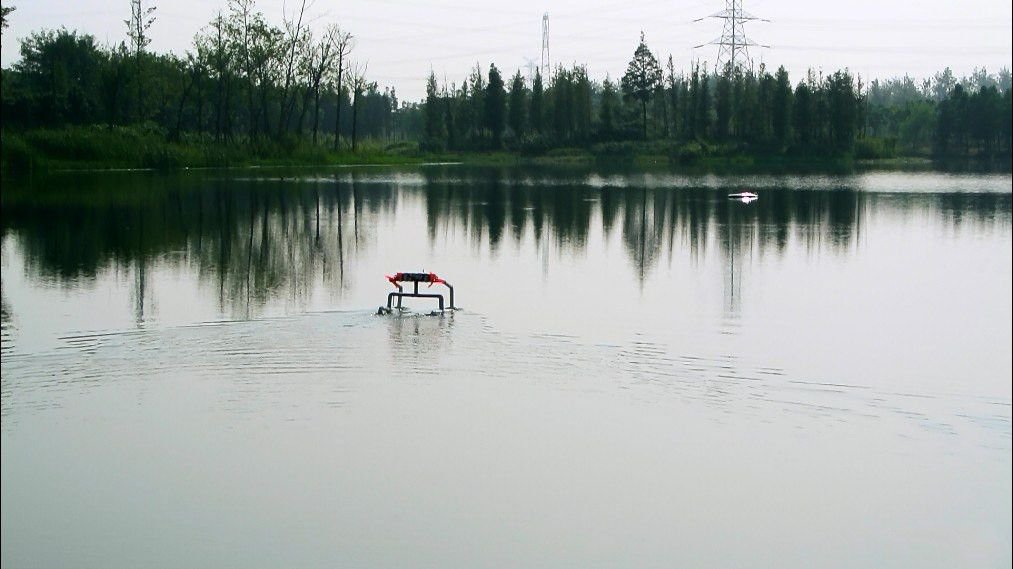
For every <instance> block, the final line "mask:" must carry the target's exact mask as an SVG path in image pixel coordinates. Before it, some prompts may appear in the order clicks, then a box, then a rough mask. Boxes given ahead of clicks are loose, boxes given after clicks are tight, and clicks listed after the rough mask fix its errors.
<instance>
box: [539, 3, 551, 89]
mask: <svg viewBox="0 0 1013 569" xmlns="http://www.w3.org/2000/svg"><path fill="white" fill-rule="evenodd" d="M549 71H550V64H549V13H548V12H546V13H544V14H542V65H541V72H542V81H547V80H548V78H549Z"/></svg>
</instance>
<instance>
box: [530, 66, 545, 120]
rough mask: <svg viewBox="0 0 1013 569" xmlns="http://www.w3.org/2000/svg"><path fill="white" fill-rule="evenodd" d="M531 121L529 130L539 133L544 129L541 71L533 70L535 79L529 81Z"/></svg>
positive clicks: (543, 95)
mask: <svg viewBox="0 0 1013 569" xmlns="http://www.w3.org/2000/svg"><path fill="white" fill-rule="evenodd" d="M528 117H529V121H530V122H531V130H532V131H533V132H534V133H535V134H541V133H542V131H543V130H544V124H543V122H542V121H543V120H544V119H545V92H544V87H543V85H542V74H541V72H538V71H536V72H535V79H534V80H533V81H532V82H531V112H530V113H528Z"/></svg>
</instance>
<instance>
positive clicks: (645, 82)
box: [621, 32, 661, 140]
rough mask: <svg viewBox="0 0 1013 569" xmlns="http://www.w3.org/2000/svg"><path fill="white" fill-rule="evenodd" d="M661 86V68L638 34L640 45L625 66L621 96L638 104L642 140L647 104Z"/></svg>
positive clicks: (645, 127)
mask: <svg viewBox="0 0 1013 569" xmlns="http://www.w3.org/2000/svg"><path fill="white" fill-rule="evenodd" d="M660 84H661V67H660V66H659V65H658V59H657V58H656V57H654V54H653V53H651V50H650V49H649V48H648V47H647V43H646V42H645V41H644V33H643V32H640V45H638V46H637V49H636V51H634V52H633V59H631V60H630V63H629V65H627V66H626V74H625V75H623V78H622V81H621V85H622V89H623V95H625V96H626V97H629V98H631V99H633V100H635V101H638V102H639V103H640V108H641V114H642V128H643V133H644V140H647V103H648V101H650V100H651V97H653V96H654V93H655V91H656V90H657V89H658V86H659V85H660Z"/></svg>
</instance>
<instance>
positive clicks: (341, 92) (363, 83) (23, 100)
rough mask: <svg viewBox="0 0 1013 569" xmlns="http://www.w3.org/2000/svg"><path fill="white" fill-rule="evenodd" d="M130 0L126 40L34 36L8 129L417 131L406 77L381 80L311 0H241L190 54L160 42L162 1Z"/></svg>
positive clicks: (347, 136) (274, 134)
mask: <svg viewBox="0 0 1013 569" xmlns="http://www.w3.org/2000/svg"><path fill="white" fill-rule="evenodd" d="M130 8H131V13H130V17H129V18H128V19H126V20H125V24H126V28H127V34H126V35H127V40H125V41H123V42H121V43H119V44H118V45H113V46H101V45H99V44H98V43H97V42H96V40H95V38H94V37H93V36H91V35H88V34H79V33H78V32H76V31H71V30H67V29H65V28H61V29H59V30H42V31H38V32H34V33H32V34H30V35H29V36H28V37H26V38H25V39H23V40H22V41H21V48H20V52H21V59H20V60H19V61H18V62H17V63H16V64H15V65H13V66H12V68H10V69H6V70H4V72H3V79H2V80H3V85H2V86H3V90H2V113H3V126H4V128H5V129H11V128H13V129H22V130H24V129H32V128H49V127H61V126H65V125H106V126H110V127H114V126H126V125H148V126H151V127H154V128H157V129H159V130H160V131H162V132H164V133H165V135H166V136H167V137H168V138H169V139H171V140H180V139H183V138H186V137H188V136H189V137H195V136H197V137H200V138H206V139H209V140H212V141H215V142H252V143H262V142H264V143H287V142H291V141H293V140H301V139H308V140H311V141H312V142H313V143H316V144H328V145H330V146H332V147H333V148H334V149H335V150H337V149H338V148H339V147H341V146H350V147H351V148H353V149H354V148H355V146H356V145H357V143H358V142H359V141H361V140H362V139H364V138H379V139H385V140H391V139H395V138H403V137H405V136H406V135H407V134H406V132H405V131H404V129H403V128H402V126H401V125H400V124H399V116H400V115H401V114H403V112H404V111H403V110H402V109H401V108H400V107H399V101H398V98H397V95H396V93H395V90H394V88H392V87H391V88H384V89H382V90H381V89H380V87H379V86H378V84H377V83H376V82H375V81H370V80H369V79H368V77H367V75H366V71H367V65H366V64H365V63H364V62H356V61H353V60H352V59H351V55H352V52H353V50H354V45H355V42H354V37H353V36H352V35H351V34H350V33H348V32H347V31H345V30H343V29H341V28H340V27H339V26H337V25H336V24H331V25H327V26H326V27H325V28H324V29H323V32H321V33H317V34H315V33H314V32H313V31H312V30H311V29H310V27H309V18H308V17H307V14H306V9H307V2H306V1H305V0H304V1H303V2H301V3H300V4H299V5H298V8H297V9H296V10H295V12H294V13H293V14H291V15H286V16H285V17H284V18H283V20H282V22H281V23H280V24H277V25H276V24H272V23H271V22H269V21H268V20H267V18H266V17H265V16H264V14H263V13H262V12H260V11H259V10H257V8H256V6H255V4H254V0H229V2H228V5H227V9H226V11H224V12H220V13H219V14H217V15H216V16H215V18H213V19H212V20H211V21H210V22H209V23H208V24H207V25H206V26H205V27H204V28H203V29H202V30H201V31H200V32H199V33H198V34H197V35H196V36H195V37H194V39H193V44H192V46H191V48H190V49H189V50H187V52H186V53H185V55H183V56H182V57H180V56H177V55H175V54H172V53H168V54H156V53H153V52H151V51H150V50H149V49H148V46H149V44H150V41H151V38H150V27H151V25H152V23H153V22H154V21H155V17H156V11H155V7H154V6H151V5H149V2H148V1H147V0H130ZM5 10H8V9H7V8H5ZM8 13H9V12H5V14H4V16H5V20H6V17H7V15H8ZM5 23H6V22H5ZM407 108H408V106H406V109H407Z"/></svg>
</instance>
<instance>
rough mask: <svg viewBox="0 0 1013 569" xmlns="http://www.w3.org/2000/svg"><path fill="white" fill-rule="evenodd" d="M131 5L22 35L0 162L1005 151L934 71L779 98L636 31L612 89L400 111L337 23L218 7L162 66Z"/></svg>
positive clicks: (827, 82)
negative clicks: (114, 13)
mask: <svg viewBox="0 0 1013 569" xmlns="http://www.w3.org/2000/svg"><path fill="white" fill-rule="evenodd" d="M130 5H131V10H132V17H131V19H130V20H129V21H128V31H129V33H128V34H127V35H128V37H129V42H121V43H119V44H114V45H110V46H107V47H102V46H99V45H97V43H96V41H95V39H94V38H93V37H91V36H89V35H85V34H78V33H77V32H73V31H68V30H66V29H60V30H50V31H40V32H36V33H33V34H29V35H28V36H27V37H26V38H25V39H24V40H22V45H21V55H22V57H21V60H20V61H18V62H17V64H15V65H14V66H13V67H12V68H10V69H6V70H4V71H3V75H2V81H3V84H2V89H0V96H2V117H3V123H2V129H3V133H4V141H5V148H4V152H3V155H4V164H5V165H6V166H7V167H9V168H25V167H35V166H38V165H40V164H43V163H46V162H47V159H48V163H51V164H69V163H73V162H81V163H87V164H95V165H98V164H102V165H107V166H110V165H130V166H139V165H153V166H160V167H163V166H171V165H173V164H191V165H196V164H224V163H234V162H236V161H239V160H241V159H243V158H250V157H254V158H256V157H262V158H264V159H265V160H278V159H285V157H286V156H288V158H291V159H294V158H295V157H296V156H298V157H300V159H303V160H311V161H313V160H321V161H323V160H332V159H334V157H335V156H343V154H341V149H343V148H348V147H349V146H351V147H352V148H354V149H356V150H359V149H360V147H361V148H363V150H364V152H365V153H366V154H369V153H370V152H373V151H389V152H392V153H394V152H395V151H396V152H397V153H402V149H404V148H412V149H413V150H412V151H411V152H415V153H417V152H418V151H419V150H420V149H421V150H422V151H432V152H445V151H455V152H456V151H470V150H480V151H486V150H493V149H498V148H501V147H502V146H503V145H504V144H505V145H506V147H507V148H508V149H511V150H517V151H520V152H521V153H523V154H526V155H539V156H540V155H546V156H553V155H554V153H558V150H557V149H559V148H566V149H568V150H567V151H566V155H565V158H567V159H571V158H574V159H575V158H577V157H579V156H583V157H589V156H591V155H594V156H598V157H612V158H616V159H623V157H626V156H628V155H629V152H631V151H632V152H633V153H634V154H636V155H637V156H638V157H639V158H643V157H645V156H650V159H651V160H654V159H655V158H656V157H659V156H663V157H668V158H669V159H671V160H673V161H678V162H693V161H697V160H707V159H710V158H714V157H719V158H730V157H735V156H748V157H764V158H766V157H771V158H773V157H775V156H778V155H788V156H789V158H791V159H792V160H794V159H796V157H798V158H801V159H807V158H809V157H844V158H848V157H860V158H881V157H891V156H894V155H896V154H901V155H905V156H912V155H915V156H929V155H937V156H943V157H965V156H966V157H984V158H989V159H992V158H996V157H1000V158H1001V157H1003V156H1006V157H1007V158H1008V156H1009V154H1010V138H1011V128H1013V127H1011V124H1013V120H1011V113H1013V105H1011V102H1010V82H1011V77H1010V73H1009V72H1008V70H1003V71H1001V72H1000V73H998V74H995V75H990V74H988V73H986V72H985V70H984V69H980V70H976V71H975V72H974V74H972V76H971V77H964V78H959V79H958V78H957V77H955V76H954V75H953V73H952V71H950V70H949V69H946V70H944V71H943V72H941V73H938V74H936V75H935V76H934V77H932V78H930V79H928V80H925V81H922V82H917V81H915V80H913V79H911V78H910V77H903V78H899V79H891V80H887V81H872V82H871V83H870V84H869V85H868V88H867V89H864V90H863V84H862V81H861V78H857V79H856V78H855V77H853V76H852V75H851V74H850V72H849V71H847V70H842V71H837V72H834V73H832V74H829V75H827V76H824V75H822V74H821V73H820V74H816V73H813V72H810V73H809V74H808V75H807V76H806V77H805V78H804V80H802V81H800V82H799V83H798V84H797V85H796V87H795V88H794V89H793V88H792V82H791V80H790V78H789V76H788V73H787V71H786V70H785V69H784V68H783V67H782V68H779V69H778V70H777V72H776V73H774V74H773V75H771V74H770V73H769V72H768V71H767V70H766V68H765V67H764V66H763V65H761V66H760V67H759V68H758V69H757V70H755V71H754V70H751V69H750V70H744V69H742V68H734V69H733V68H730V67H729V68H726V69H723V70H720V75H718V74H716V73H711V72H708V71H707V68H706V65H702V66H701V65H700V64H694V65H692V66H691V67H690V69H689V73H688V74H685V75H684V74H683V73H680V72H677V71H676V69H675V62H674V61H673V59H672V57H671V56H669V58H668V60H667V63H666V68H665V71H664V73H663V72H662V69H661V68H660V66H659V65H658V60H657V59H656V57H655V56H654V55H653V54H652V53H651V52H650V50H649V49H648V48H647V45H646V42H645V40H644V37H643V35H641V38H640V43H639V44H638V46H637V48H636V50H635V52H634V55H633V59H632V60H631V61H630V62H629V66H628V68H627V70H626V73H625V74H624V76H623V77H622V79H621V81H619V85H616V84H615V83H613V82H612V81H610V80H607V79H606V80H604V81H602V82H600V83H599V82H595V81H593V80H592V79H591V78H589V76H588V71H587V69H586V68H585V67H583V66H580V65H575V66H572V67H569V68H566V67H558V68H557V69H555V70H554V72H553V75H552V77H551V78H549V77H543V76H542V75H541V74H536V75H535V76H534V78H533V81H532V83H531V85H530V90H529V89H528V87H527V85H525V81H524V78H523V77H522V76H521V74H520V73H519V72H518V73H516V74H515V75H514V76H513V77H512V79H511V80H510V84H509V89H508V88H507V87H508V86H507V85H505V84H504V78H503V77H502V76H501V75H500V72H499V70H498V68H497V67H496V66H495V65H490V67H489V71H488V74H487V75H486V74H483V72H482V70H481V67H479V66H477V65H476V67H475V69H474V70H473V72H472V73H471V74H470V75H469V76H468V77H467V78H465V80H464V81H463V82H460V83H458V84H456V85H455V84H453V83H451V84H450V85H447V84H443V85H438V83H437V79H436V76H435V74H434V73H432V72H431V73H430V74H429V77H428V79H427V82H426V94H425V100H424V101H422V102H418V103H404V102H399V101H398V97H397V96H396V95H395V93H394V90H393V89H392V88H382V87H381V86H379V85H378V84H377V83H376V82H372V81H369V80H368V79H367V78H366V77H365V72H364V69H362V68H361V67H360V66H353V65H350V64H349V62H348V56H349V54H350V52H351V50H352V45H353V44H352V43H351V39H352V38H351V36H350V35H349V34H347V33H344V32H340V31H339V30H338V29H337V27H336V26H333V27H329V28H328V30H327V33H326V34H324V36H323V37H321V38H318V39H317V40H314V38H313V37H311V36H310V35H309V34H308V33H305V34H304V35H302V36H299V35H298V31H297V30H295V29H294V28H286V27H285V26H275V25H272V24H271V23H270V22H268V21H267V19H266V18H265V17H264V15H263V14H261V13H260V12H257V11H256V10H254V8H253V1H252V0H234V1H231V2H229V3H228V4H227V6H228V10H227V12H225V13H220V14H218V15H217V16H216V17H215V18H214V19H212V21H211V22H209V24H208V25H207V26H206V27H205V28H204V29H203V30H202V31H201V33H199V34H198V36H197V37H196V38H195V40H194V44H193V50H192V51H190V52H187V53H186V54H184V56H182V57H177V56H175V55H172V54H167V55H160V54H156V53H151V52H149V51H148V50H147V47H148V45H149V41H150V39H149V38H148V36H147V32H148V27H149V26H150V23H151V17H152V12H151V11H150V9H149V8H148V7H147V2H144V1H143V0H132V1H131V2H130ZM7 10H8V9H7V8H5V11H4V13H3V16H4V17H5V20H4V22H5V23H6V17H7V16H8V15H9V13H10V12H9V11H7ZM286 30H287V31H286ZM620 93H622V96H620ZM324 125H326V126H324ZM103 133H104V134H103ZM117 140H118V141H119V142H117ZM634 140H639V141H640V142H638V143H637V144H629V145H627V144H620V143H625V142H632V141H634ZM647 140H651V141H652V142H648V143H644V141H647ZM349 143H350V144H349ZM608 143H617V144H608ZM363 145H364V146H363ZM656 145H657V146H656ZM216 146H217V148H216ZM318 147H328V148H333V152H332V153H325V152H323V151H321V150H320V149H319V148H318ZM233 149H235V150H233ZM382 149H389V150H382ZM630 149H632V150H630Z"/></svg>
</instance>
